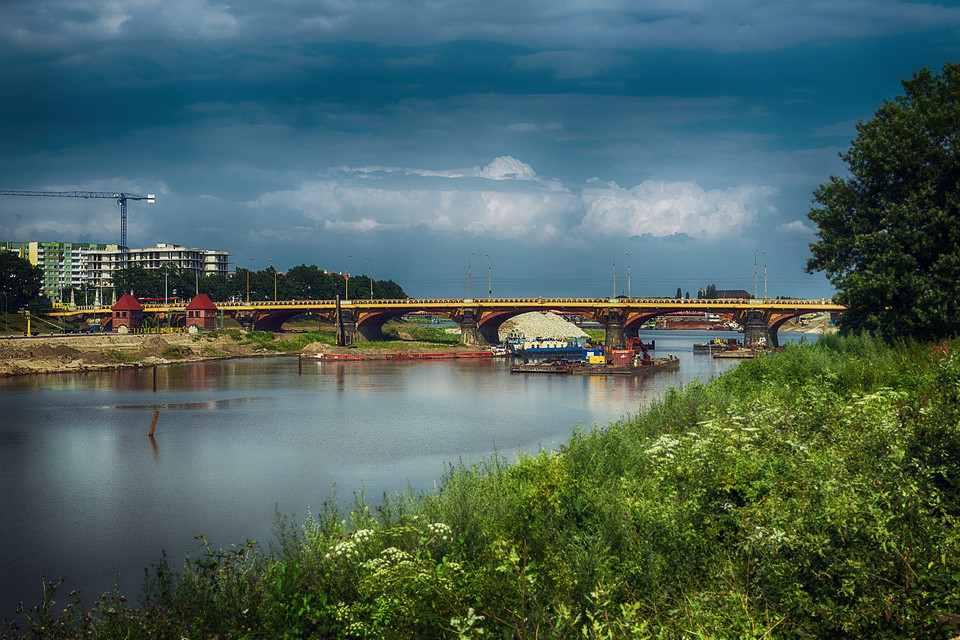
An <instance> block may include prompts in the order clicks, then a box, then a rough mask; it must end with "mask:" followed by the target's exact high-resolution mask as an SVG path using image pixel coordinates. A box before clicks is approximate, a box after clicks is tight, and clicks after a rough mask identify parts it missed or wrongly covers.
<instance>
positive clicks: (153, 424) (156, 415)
mask: <svg viewBox="0 0 960 640" xmlns="http://www.w3.org/2000/svg"><path fill="white" fill-rule="evenodd" d="M159 417H160V411H159V410H155V411H154V412H153V420H152V421H151V422H150V433H149V434H147V435H149V436H150V437H151V438H152V437H153V432H154V430H155V429H156V428H157V418H159Z"/></svg>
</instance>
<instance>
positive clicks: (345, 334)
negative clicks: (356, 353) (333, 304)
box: [337, 309, 361, 346]
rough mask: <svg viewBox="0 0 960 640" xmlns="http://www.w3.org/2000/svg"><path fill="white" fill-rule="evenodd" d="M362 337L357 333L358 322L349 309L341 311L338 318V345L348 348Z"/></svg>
mask: <svg viewBox="0 0 960 640" xmlns="http://www.w3.org/2000/svg"><path fill="white" fill-rule="evenodd" d="M360 337H361V335H360V333H359V332H358V331H357V321H356V320H355V319H354V318H353V312H352V311H350V310H349V309H340V312H339V316H338V317H337V344H338V345H340V346H346V345H348V344H350V343H352V342H355V341H356V340H357V338H360Z"/></svg>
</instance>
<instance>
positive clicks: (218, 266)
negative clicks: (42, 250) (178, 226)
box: [90, 243, 230, 282]
mask: <svg viewBox="0 0 960 640" xmlns="http://www.w3.org/2000/svg"><path fill="white" fill-rule="evenodd" d="M229 257H230V254H229V253H227V252H226V251H217V250H210V249H197V248H195V247H184V246H183V245H179V244H166V243H161V244H158V245H156V246H153V247H145V248H142V249H127V265H128V266H131V267H134V266H138V267H143V268H144V269H159V268H160V267H162V266H163V265H165V264H171V265H173V266H174V267H175V268H177V269H179V270H181V271H192V272H194V273H198V274H200V275H202V276H212V275H221V276H226V275H227V273H228V265H227V261H228V259H229ZM119 268H120V249H119V248H116V247H114V248H112V249H110V250H105V251H99V252H92V253H91V256H90V276H91V278H93V279H95V280H103V281H104V282H111V281H112V279H113V274H114V273H115V272H116V271H117V270H118V269H119Z"/></svg>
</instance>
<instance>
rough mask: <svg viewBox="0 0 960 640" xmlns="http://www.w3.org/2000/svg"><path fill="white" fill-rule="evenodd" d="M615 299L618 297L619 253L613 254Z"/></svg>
mask: <svg viewBox="0 0 960 640" xmlns="http://www.w3.org/2000/svg"><path fill="white" fill-rule="evenodd" d="M613 297H614V298H616V297H617V252H616V251H614V252H613Z"/></svg>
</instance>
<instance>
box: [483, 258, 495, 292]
mask: <svg viewBox="0 0 960 640" xmlns="http://www.w3.org/2000/svg"><path fill="white" fill-rule="evenodd" d="M483 255H485V256H487V300H489V299H490V296H491V295H493V285H492V284H491V280H490V273H491V271H490V254H489V253H485V254H483Z"/></svg>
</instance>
